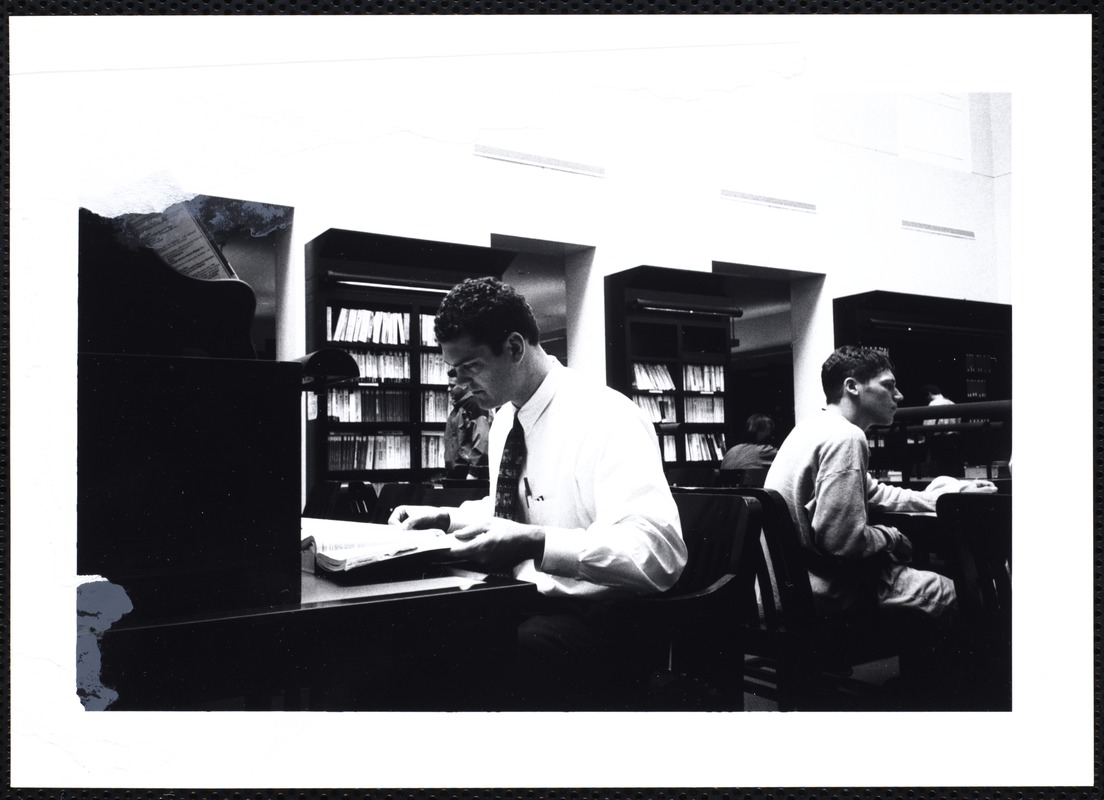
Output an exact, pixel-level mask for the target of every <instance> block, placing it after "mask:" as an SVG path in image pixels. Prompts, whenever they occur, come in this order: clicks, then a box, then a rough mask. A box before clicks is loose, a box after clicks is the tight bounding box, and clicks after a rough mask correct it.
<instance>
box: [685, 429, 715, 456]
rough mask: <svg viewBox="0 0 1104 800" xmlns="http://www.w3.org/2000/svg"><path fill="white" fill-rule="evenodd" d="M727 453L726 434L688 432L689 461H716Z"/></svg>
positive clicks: (687, 449)
mask: <svg viewBox="0 0 1104 800" xmlns="http://www.w3.org/2000/svg"><path fill="white" fill-rule="evenodd" d="M724 454H725V444H724V435H723V434H720V433H688V434H686V460H687V461H716V460H718V459H720V458H723V457H724Z"/></svg>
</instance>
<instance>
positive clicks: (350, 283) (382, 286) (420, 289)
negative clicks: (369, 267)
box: [338, 280, 449, 294]
mask: <svg viewBox="0 0 1104 800" xmlns="http://www.w3.org/2000/svg"><path fill="white" fill-rule="evenodd" d="M338 283H340V284H342V285H344V286H366V287H368V288H369V289H406V290H407V291H411V292H436V293H437V294H448V293H449V290H448V289H434V288H433V287H431V286H407V285H406V284H401V283H369V282H368V281H348V280H339V281H338Z"/></svg>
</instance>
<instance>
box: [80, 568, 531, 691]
mask: <svg viewBox="0 0 1104 800" xmlns="http://www.w3.org/2000/svg"><path fill="white" fill-rule="evenodd" d="M301 585H302V597H301V600H300V602H298V603H289V604H287V605H277V606H270V607H267V608H254V609H242V610H239V611H235V612H232V613H219V614H204V615H194V616H190V617H177V618H173V619H163V620H153V621H143V622H137V623H131V624H129V625H128V624H126V619H125V617H124V619H123V620H120V621H119V622H118V623H116V624H115V625H113V626H111V627H110V628H108V629H107V630H106V631H104V633H103V634H102V636H101V639H100V654H101V677H102V681H103V684H104V685H106V686H109V687H111V688H112V689H114V690H115V691H117V693H118V695H119V697H118V700H117V701H116V702H115V703H114V704H113V705H112V706H111V707H112V708H114V709H120V710H192V709H197V708H205V707H206V706H205V705H204V704H205V703H208V702H209V701H212V700H214V699H217V698H220V697H221V698H226V697H246V696H255V697H259V698H262V700H261V701H260V702H261V705H262V706H264V703H266V702H267V700H265V699H264V698H267V697H270V696H272V695H273V694H275V693H279V692H284V690H286V689H289V688H290V689H291V690H292V692H291V694H292V695H295V690H296V687H301V688H306V687H314V686H315V685H316V684H318V683H319V682H320V681H322V682H324V681H325V680H326V679H327V678H328V677H329V676H330V675H332V674H333V673H334V672H335V670H336V669H337V667H338V666H339V665H340V662H341V660H342V659H346V660H352V661H354V662H355V661H356V659H361V660H363V662H364V663H363V664H362V665H360V666H358V667H357V671H358V672H360V671H363V674H364V675H366V676H369V675H370V676H371V680H370V683H371V684H372V685H373V686H375V687H378V694H379V696H378V698H376V699H374V700H373V702H375V703H376V706H377V707H378V708H379V709H380V710H405V709H422V710H424V708H423V707H424V706H425V705H427V704H430V710H463V708H464V707H463V705H462V704H463V703H465V702H469V701H468V700H467V699H466V698H455V697H452V696H444V697H432V696H427V695H426V692H425V691H424V689H423V688H422V687H424V686H427V685H428V686H435V685H437V684H438V683H439V682H440V681H439V676H440V675H452V676H456V675H460V674H463V673H462V671H463V670H464V669H475V668H476V667H477V666H478V665H479V664H480V663H482V662H481V659H482V660H484V661H485V660H486V659H488V658H493V657H494V654H495V653H496V652H497V653H502V652H506V651H508V650H509V648H511V647H512V646H513V644H514V642H515V641H516V629H517V624H518V622H519V621H520V619H521V618H522V615H524V613H526V612H527V611H528V610H530V609H531V607H532V603H533V601H534V600H535V598H536V597H537V590H536V586H535V585H534V584H532V583H527V582H524V581H518V580H514V579H512V578H503V577H499V576H495V575H482V574H480V573H469V572H464V571H460V570H452V569H449V570H445V571H442V572H441V573H439V574H437V575H434V576H431V577H427V578H422V579H417V580H402V581H391V582H389V583H382V584H381V583H368V584H363V585H342V584H341V583H337V582H334V581H331V580H329V579H327V578H324V577H321V576H317V575H312V574H309V573H302V576H301ZM285 694H286V693H285ZM342 710H344V709H342Z"/></svg>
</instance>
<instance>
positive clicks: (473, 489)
mask: <svg viewBox="0 0 1104 800" xmlns="http://www.w3.org/2000/svg"><path fill="white" fill-rule="evenodd" d="M469 482H470V483H473V484H479V485H477V486H443V487H437V486H426V487H424V489H423V490H422V495H421V498H420V499H419V500H418V503H419V504H420V505H423V506H437V507H447V508H456V507H457V506H459V505H460V504H461V503H464V502H466V501H468V500H482V499H483V498H484V497H486V496H487V493H488V489H487V488H486V486H483V485H482V484H483V483H484V481H469Z"/></svg>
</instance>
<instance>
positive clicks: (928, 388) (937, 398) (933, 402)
mask: <svg viewBox="0 0 1104 800" xmlns="http://www.w3.org/2000/svg"><path fill="white" fill-rule="evenodd" d="M920 391H921V392H923V393H924V396H925V397H926V398H928V405H929V406H953V405H954V400H950V399H948V398H946V397H944V396H943V393H942V392H941V391H940V390H939V387H938V386H936V385H935V384H934V383H929V384H927V385H925V386H924V388H923V389H921V390H920ZM960 421H961V420H959V419H957V418H950V417H947V418H943V419H926V420H923V423H924V424H925V425H953V424H955V423H956V422H960Z"/></svg>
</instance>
